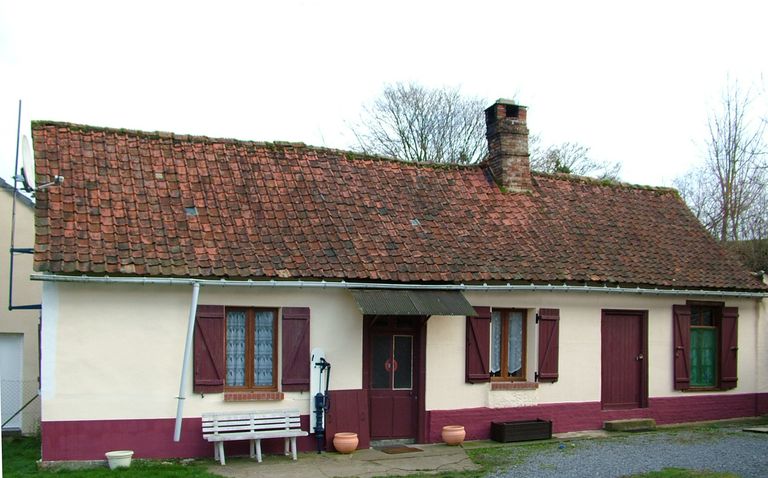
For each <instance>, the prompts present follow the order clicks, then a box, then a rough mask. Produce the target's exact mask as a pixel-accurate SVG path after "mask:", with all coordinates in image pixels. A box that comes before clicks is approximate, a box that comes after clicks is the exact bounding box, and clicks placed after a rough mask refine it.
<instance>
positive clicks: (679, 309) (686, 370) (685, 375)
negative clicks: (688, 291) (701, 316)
mask: <svg viewBox="0 0 768 478" xmlns="http://www.w3.org/2000/svg"><path fill="white" fill-rule="evenodd" d="M672 334H673V347H674V350H673V354H674V375H675V390H686V389H688V388H690V386H691V308H690V307H689V306H687V305H673V306H672Z"/></svg>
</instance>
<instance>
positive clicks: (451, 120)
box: [352, 83, 488, 164]
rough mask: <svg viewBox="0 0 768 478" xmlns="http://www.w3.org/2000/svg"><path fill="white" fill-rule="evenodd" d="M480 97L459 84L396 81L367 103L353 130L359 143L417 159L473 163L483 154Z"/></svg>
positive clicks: (380, 151) (369, 150)
mask: <svg viewBox="0 0 768 478" xmlns="http://www.w3.org/2000/svg"><path fill="white" fill-rule="evenodd" d="M484 106H485V102H484V100H482V99H480V98H472V97H466V96H463V95H462V94H461V92H460V90H459V88H458V87H452V88H435V89H431V88H427V87H424V86H421V85H418V84H416V83H395V84H391V85H387V86H385V87H384V91H383V92H382V93H381V95H380V96H379V97H378V98H376V99H375V100H374V101H373V102H372V103H371V104H370V105H368V106H366V107H364V110H363V115H362V117H361V119H360V121H359V122H358V124H357V125H354V126H353V127H352V131H353V133H354V134H355V137H356V138H357V142H358V146H359V148H360V149H361V150H362V151H363V152H366V153H371V154H381V155H385V156H392V157H396V158H400V159H405V160H409V161H416V162H434V163H464V164H466V163H475V162H478V161H480V160H482V159H483V158H485V156H486V155H487V151H488V146H487V144H486V140H485V119H484V116H483V110H484Z"/></svg>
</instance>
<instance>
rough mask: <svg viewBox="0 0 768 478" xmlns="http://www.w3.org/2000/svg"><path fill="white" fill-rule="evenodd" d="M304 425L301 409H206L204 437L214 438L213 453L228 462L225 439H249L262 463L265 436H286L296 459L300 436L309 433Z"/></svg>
mask: <svg viewBox="0 0 768 478" xmlns="http://www.w3.org/2000/svg"><path fill="white" fill-rule="evenodd" d="M307 435H308V433H307V432H305V431H304V430H302V429H301V423H300V418H299V411H298V410H273V411H261V412H239V413H204V414H203V438H205V439H206V440H208V441H209V442H213V457H214V459H215V460H219V462H220V463H221V464H222V465H224V464H225V462H224V442H225V441H230V440H249V441H250V442H251V458H254V457H255V458H256V460H258V462H259V463H261V440H263V439H265V438H284V439H285V454H286V455H288V449H289V442H290V452H291V454H292V456H293V459H294V460H295V459H296V437H303V436H307Z"/></svg>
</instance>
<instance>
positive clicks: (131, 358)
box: [43, 283, 768, 420]
mask: <svg viewBox="0 0 768 478" xmlns="http://www.w3.org/2000/svg"><path fill="white" fill-rule="evenodd" d="M44 294H45V309H44V313H43V394H44V395H43V419H44V420H85V419H117V418H165V417H173V416H175V410H176V400H175V398H174V397H175V396H176V395H177V394H178V386H179V379H180V377H179V374H180V371H181V360H182V356H183V347H184V341H185V334H186V327H187V319H188V313H189V306H190V301H191V295H192V288H191V287H190V286H148V285H147V286H141V285H114V284H100V285H83V284H55V283H47V284H46V286H45V292H44ZM465 295H466V297H467V298H468V300H469V301H470V303H471V304H473V305H476V306H481V305H485V306H494V307H516V308H525V309H528V310H529V315H528V320H529V329H528V330H529V334H528V344H529V349H528V367H527V373H528V376H529V379H531V380H532V379H533V373H534V372H535V370H536V357H537V351H536V343H537V340H536V334H535V326H534V325H533V318H534V313H535V311H536V310H538V309H539V308H541V307H547V308H559V309H560V348H559V355H560V364H559V380H558V382H556V383H554V384H550V383H542V384H540V386H539V387H538V389H535V390H513V391H500V390H494V391H491V390H490V386H489V384H487V383H486V384H466V383H464V364H465V357H464V355H465V319H464V318H463V317H431V318H430V319H429V321H428V323H427V354H426V355H427V374H426V375H427V384H426V388H427V390H426V408H427V409H428V410H446V409H456V408H472V407H507V406H520V405H526V404H535V403H561V402H594V401H599V400H600V322H601V310H602V309H635V310H647V311H648V318H649V320H648V322H649V325H648V329H649V337H648V348H649V354H648V355H649V357H648V364H649V395H650V396H651V397H667V396H681V392H677V391H675V390H673V387H672V382H673V381H672V318H671V317H672V305H673V304H683V303H685V300H686V299H693V298H694V297H680V298H670V297H658V296H639V295H622V296H619V295H615V294H583V293H509V292H504V293H501V292H489V293H474V292H473V293H466V294H465ZM199 302H200V304H224V305H243V306H258V307H284V306H296V307H301V306H303V307H310V309H311V332H310V347H322V348H323V349H325V352H326V354H327V358H328V360H329V361H330V362H331V363H332V366H333V368H332V372H331V385H330V386H331V389H337V390H338V389H359V388H361V387H362V370H361V367H362V324H363V321H362V315H361V313H360V311H359V310H358V309H357V307H356V305H355V303H354V301H353V299H352V297H351V294H350V293H349V292H348V291H345V290H339V289H323V290H321V289H278V288H275V289H272V288H269V289H263V288H258V289H257V288H253V289H250V288H237V287H228V288H222V287H213V286H204V287H202V288H201V292H200V299H199ZM726 304H727V305H728V306H736V307H739V313H740V317H739V347H740V348H739V362H738V366H739V370H738V374H739V375H738V376H739V383H738V388H736V389H735V390H732V391H729V392H725V393H747V392H755V391H766V390H768V379H767V378H766V377H765V374H766V370H765V367H763V369H762V370H761V371H760V376H759V377H758V375H757V374H758V369H757V368H756V366H755V362H756V358H757V357H758V355H759V358H760V360H762V363H763V364H764V363H765V361H766V358H768V353H767V352H766V342H768V340H767V339H766V338H765V334H766V331H767V330H768V328H766V325H765V321H766V310H765V303H763V304H762V305H758V303H757V301H754V300H747V299H739V300H732V299H728V300H726ZM758 313H759V314H761V318H760V321H758V320H757V314H758ZM758 347H760V350H759V351H758ZM191 373H192V369H191V367H190V375H191ZM189 383H190V388H189V390H188V391H187V392H188V394H189V395H190V396H189V398H188V399H187V400H186V403H185V408H184V415H185V416H188V417H192V416H200V414H201V413H202V412H204V411H217V410H221V409H222V408H223V407H224V405H223V403H222V400H223V395H222V394H208V395H205V396H204V397H202V396H200V395H193V394H192V385H191V384H192V380H191V376H190V380H189ZM289 407H290V408H298V409H299V410H300V411H301V412H302V413H305V414H306V413H308V409H309V397H308V393H307V392H291V393H286V398H285V400H284V401H282V402H274V401H259V402H241V403H227V404H226V409H227V410H235V409H258V408H261V409H272V408H289Z"/></svg>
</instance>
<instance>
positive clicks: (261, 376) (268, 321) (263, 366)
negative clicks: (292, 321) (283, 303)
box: [253, 310, 275, 387]
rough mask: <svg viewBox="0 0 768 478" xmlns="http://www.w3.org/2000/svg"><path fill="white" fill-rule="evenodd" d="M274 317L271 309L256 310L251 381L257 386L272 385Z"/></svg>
mask: <svg viewBox="0 0 768 478" xmlns="http://www.w3.org/2000/svg"><path fill="white" fill-rule="evenodd" d="M274 332H275V317H274V313H273V312H272V311H269V310H266V311H258V312H256V324H255V327H254V341H253V343H254V352H253V383H254V385H256V386H257V387H269V386H272V385H273V376H272V371H273V361H272V356H273V354H272V350H273V349H274V345H275V344H274Z"/></svg>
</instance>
